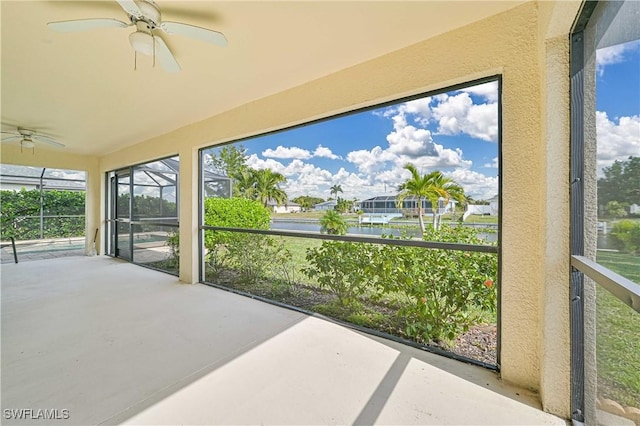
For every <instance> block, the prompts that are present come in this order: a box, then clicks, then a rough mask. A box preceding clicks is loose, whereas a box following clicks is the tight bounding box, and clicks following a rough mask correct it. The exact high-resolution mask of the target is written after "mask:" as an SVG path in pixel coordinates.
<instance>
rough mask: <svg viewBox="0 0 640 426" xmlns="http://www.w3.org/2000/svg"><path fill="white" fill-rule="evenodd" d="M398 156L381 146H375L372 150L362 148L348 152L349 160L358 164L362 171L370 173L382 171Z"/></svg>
mask: <svg viewBox="0 0 640 426" xmlns="http://www.w3.org/2000/svg"><path fill="white" fill-rule="evenodd" d="M396 158H397V156H396V155H395V154H393V153H391V152H389V151H387V150H384V149H382V148H380V147H379V146H376V147H373V149H372V150H371V151H368V150H366V149H360V150H357V151H351V152H350V153H348V154H347V161H349V162H351V163H353V164H355V165H356V167H357V168H358V170H359V171H360V172H362V173H366V174H370V173H374V172H377V171H380V170H381V169H383V168H384V167H385V164H386V163H388V162H390V161H394V160H395V159H396Z"/></svg>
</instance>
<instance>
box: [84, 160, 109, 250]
mask: <svg viewBox="0 0 640 426" xmlns="http://www.w3.org/2000/svg"><path fill="white" fill-rule="evenodd" d="M85 170H86V179H87V188H86V193H85V207H84V211H85V222H84V223H85V246H86V251H87V252H88V250H90V249H91V247H92V246H93V236H94V235H95V232H96V229H98V230H99V231H98V237H97V239H96V250H97V252H98V253H99V254H104V246H103V241H102V234H103V232H104V227H103V220H102V219H103V217H102V216H103V206H104V193H103V191H102V189H103V188H104V179H103V176H102V173H100V168H99V167H98V161H97V160H95V161H91V162H90V164H89V165H87V167H86V169H85Z"/></svg>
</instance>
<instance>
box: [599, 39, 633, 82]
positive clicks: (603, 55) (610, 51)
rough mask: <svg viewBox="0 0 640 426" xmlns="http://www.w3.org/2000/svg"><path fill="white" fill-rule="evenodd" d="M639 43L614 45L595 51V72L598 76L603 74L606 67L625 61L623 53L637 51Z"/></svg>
mask: <svg viewBox="0 0 640 426" xmlns="http://www.w3.org/2000/svg"><path fill="white" fill-rule="evenodd" d="M639 46H640V41H637V40H636V41H633V42H630V43H623V44H616V45H613V46H609V47H604V48H602V49H597V50H596V71H597V72H598V75H599V76H602V75H603V74H604V69H605V67H606V66H607V65H613V64H619V63H621V62H624V61H625V60H626V57H625V52H629V51H631V50H634V49H637V48H638V47H639Z"/></svg>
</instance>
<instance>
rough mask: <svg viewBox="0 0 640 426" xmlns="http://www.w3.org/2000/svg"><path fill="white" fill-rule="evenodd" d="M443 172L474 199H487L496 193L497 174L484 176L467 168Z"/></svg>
mask: <svg viewBox="0 0 640 426" xmlns="http://www.w3.org/2000/svg"><path fill="white" fill-rule="evenodd" d="M444 174H445V176H447V177H450V178H452V179H453V180H455V181H456V182H457V183H458V184H459V185H460V186H462V187H463V188H464V193H465V194H466V195H467V196H471V197H473V198H475V199H476V200H488V199H489V198H491V197H493V196H494V195H496V194H497V193H498V177H497V176H486V175H484V174H482V173H478V172H475V171H473V170H469V169H456V170H454V171H452V172H445V173H444Z"/></svg>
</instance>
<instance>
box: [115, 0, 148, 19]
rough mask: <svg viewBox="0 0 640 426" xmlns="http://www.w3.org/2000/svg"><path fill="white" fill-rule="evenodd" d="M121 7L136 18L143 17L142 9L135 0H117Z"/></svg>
mask: <svg viewBox="0 0 640 426" xmlns="http://www.w3.org/2000/svg"><path fill="white" fill-rule="evenodd" d="M116 1H117V2H118V4H119V5H120V7H121V8H123V9H124V11H125V12H127V15H129V16H135V17H136V18H141V17H142V11H140V8H139V7H138V5H137V4H136V2H134V1H133V0H116Z"/></svg>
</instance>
